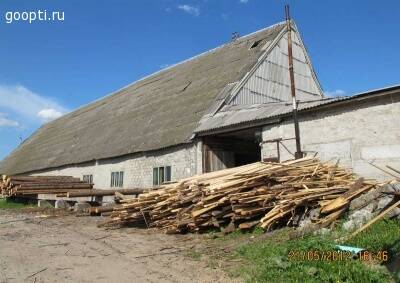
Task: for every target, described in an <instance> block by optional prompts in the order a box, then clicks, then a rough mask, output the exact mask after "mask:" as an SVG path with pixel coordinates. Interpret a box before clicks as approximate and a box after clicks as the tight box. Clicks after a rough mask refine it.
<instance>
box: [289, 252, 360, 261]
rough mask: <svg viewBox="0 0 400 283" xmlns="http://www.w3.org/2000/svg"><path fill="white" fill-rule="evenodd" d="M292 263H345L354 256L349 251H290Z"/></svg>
mask: <svg viewBox="0 0 400 283" xmlns="http://www.w3.org/2000/svg"><path fill="white" fill-rule="evenodd" d="M288 259H289V260H290V261H345V260H350V259H353V254H352V253H351V252H348V251H336V250H332V251H330V250H329V251H319V250H309V251H289V253H288Z"/></svg>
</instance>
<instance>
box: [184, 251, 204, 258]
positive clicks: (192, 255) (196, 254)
mask: <svg viewBox="0 0 400 283" xmlns="http://www.w3.org/2000/svg"><path fill="white" fill-rule="evenodd" d="M187 256H188V257H190V258H191V259H193V260H195V261H200V259H201V253H200V252H199V251H196V250H190V251H188V252H187Z"/></svg>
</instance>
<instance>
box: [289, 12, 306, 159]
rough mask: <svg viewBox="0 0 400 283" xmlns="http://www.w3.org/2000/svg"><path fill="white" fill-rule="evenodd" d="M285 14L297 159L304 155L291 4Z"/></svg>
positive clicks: (295, 155)
mask: <svg viewBox="0 0 400 283" xmlns="http://www.w3.org/2000/svg"><path fill="white" fill-rule="evenodd" d="M285 14H286V29H287V37H288V54H289V75H290V90H291V93H292V102H293V121H294V133H295V137H296V152H295V154H294V157H295V158H296V159H299V158H302V157H303V152H302V151H301V143H300V128H299V120H298V119H297V101H296V86H295V84H294V71H293V52H292V26H291V24H290V14H289V5H285Z"/></svg>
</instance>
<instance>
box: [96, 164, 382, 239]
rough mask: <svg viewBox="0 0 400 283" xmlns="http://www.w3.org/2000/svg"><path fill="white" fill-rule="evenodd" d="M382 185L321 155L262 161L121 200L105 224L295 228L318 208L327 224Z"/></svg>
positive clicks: (175, 229)
mask: <svg viewBox="0 0 400 283" xmlns="http://www.w3.org/2000/svg"><path fill="white" fill-rule="evenodd" d="M380 185H381V184H378V183H377V182H376V181H373V180H364V179H362V178H360V179H359V178H357V177H356V176H355V175H354V174H353V173H352V172H351V171H349V170H346V169H344V168H341V167H339V166H338V162H337V163H336V164H335V163H322V162H320V161H319V160H318V159H315V158H302V159H298V160H293V161H288V162H283V163H266V162H257V163H253V164H249V165H244V166H241V167H236V168H230V169H225V170H221V171H216V172H211V173H206V174H202V175H197V176H194V177H191V178H187V179H183V180H181V181H179V182H177V183H174V184H168V185H165V186H163V187H162V188H160V189H159V190H156V191H150V192H147V193H143V194H141V195H139V196H138V198H135V199H126V200H121V204H120V205H119V206H116V207H114V210H113V212H112V213H111V215H110V217H111V218H110V220H107V221H106V222H103V223H101V224H99V226H123V225H133V226H134V225H137V226H144V225H145V226H147V227H155V228H160V229H163V230H164V231H165V232H167V233H184V232H198V231H204V230H208V229H210V228H213V227H224V226H225V225H228V224H229V226H230V227H232V226H233V225H234V226H235V227H239V228H240V229H249V228H252V227H254V226H260V227H262V228H263V229H265V230H269V229H273V228H275V227H278V226H285V225H291V226H295V225H297V223H296V221H295V219H296V218H297V219H298V218H299V217H301V216H302V215H306V214H307V213H309V212H310V211H311V210H315V209H317V210H318V211H319V212H320V213H319V214H318V217H317V219H315V218H314V219H313V222H314V224H316V225H318V226H320V227H326V226H328V225H330V224H331V223H332V222H334V221H335V220H336V219H338V218H339V217H340V216H341V215H342V214H343V213H344V212H345V211H346V209H347V208H348V205H349V203H350V201H351V200H352V199H354V198H355V197H357V196H359V195H360V194H362V193H365V192H367V191H368V190H371V189H374V188H375V187H377V186H380ZM229 226H228V227H229Z"/></svg>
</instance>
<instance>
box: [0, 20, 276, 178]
mask: <svg viewBox="0 0 400 283" xmlns="http://www.w3.org/2000/svg"><path fill="white" fill-rule="evenodd" d="M283 28H284V23H280V24H276V25H274V26H271V27H269V28H266V29H263V30H260V31H257V32H255V33H252V34H250V35H247V36H244V37H241V38H239V39H237V40H235V41H233V42H231V43H228V44H225V45H223V46H221V47H218V48H216V49H213V50H211V51H208V52H206V53H203V54H201V55H199V56H196V57H193V58H191V59H189V60H187V61H184V62H182V63H179V64H177V65H175V66H172V67H170V68H168V69H165V70H162V71H160V72H157V73H155V74H153V75H150V76H148V77H146V78H144V79H141V80H139V81H137V82H135V83H133V84H131V85H129V86H127V87H125V88H123V89H121V90H119V91H117V92H115V93H114V94H112V95H110V96H107V97H105V98H103V99H101V100H98V101H96V102H93V103H91V104H89V105H87V106H84V107H82V108H80V109H78V110H76V111H74V112H71V113H69V114H67V115H65V116H63V117H61V118H59V119H57V120H55V121H53V122H50V123H48V124H45V125H43V126H42V127H41V128H40V129H38V130H37V131H36V132H35V133H34V134H33V135H32V136H31V137H29V138H28V139H27V140H26V141H24V142H23V143H22V144H21V145H20V146H19V147H18V148H17V149H15V150H14V151H13V152H12V153H11V154H10V155H9V156H8V157H6V158H5V159H4V160H3V162H2V163H1V165H0V172H2V173H6V174H18V173H24V172H31V171H35V170H41V169H46V168H51V167H58V166H62V165H67V164H75V163H81V162H86V161H91V160H95V159H102V158H109V157H115V156H121V155H125V154H130V153H135V152H143V151H150V150H156V149H161V148H165V147H169V146H173V145H178V144H183V143H186V142H188V141H189V139H190V137H191V135H192V133H193V131H194V129H195V128H196V126H197V124H198V122H199V120H200V119H201V117H202V116H203V114H204V113H205V112H206V110H207V109H208V108H209V107H210V106H211V104H212V103H213V102H214V101H215V99H216V98H217V97H218V96H219V95H221V93H222V92H224V91H226V88H227V87H229V86H228V84H229V83H232V82H237V81H239V80H240V79H241V78H243V77H244V76H245V74H246V73H247V72H249V70H250V69H251V68H252V66H254V65H255V64H256V62H257V60H258V58H259V57H260V55H261V54H262V53H263V49H262V48H263V47H264V48H265V45H268V44H271V42H272V41H273V40H274V39H275V37H277V35H278V34H279V33H280V32H281V31H282V29H283ZM261 39H263V44H258V45H257V47H254V48H250V47H251V46H252V45H253V44H254V42H255V41H259V40H261ZM264 50H265V49H264Z"/></svg>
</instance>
